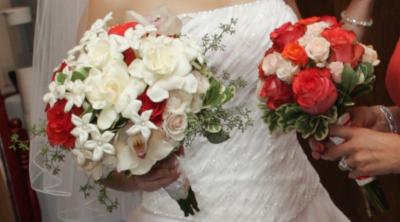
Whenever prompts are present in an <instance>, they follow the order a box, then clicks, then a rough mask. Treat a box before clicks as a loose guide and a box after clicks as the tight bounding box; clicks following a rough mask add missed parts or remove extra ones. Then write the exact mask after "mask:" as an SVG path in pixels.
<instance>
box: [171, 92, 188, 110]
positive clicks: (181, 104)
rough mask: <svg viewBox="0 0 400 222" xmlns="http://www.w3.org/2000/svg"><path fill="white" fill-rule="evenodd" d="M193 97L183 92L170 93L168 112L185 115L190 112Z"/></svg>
mask: <svg viewBox="0 0 400 222" xmlns="http://www.w3.org/2000/svg"><path fill="white" fill-rule="evenodd" d="M191 102H192V95H191V94H189V93H187V92H185V91H182V90H173V91H171V92H170V95H169V98H168V102H167V112H169V113H184V112H190V109H191Z"/></svg>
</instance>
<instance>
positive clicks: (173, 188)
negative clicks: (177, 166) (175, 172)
mask: <svg viewBox="0 0 400 222" xmlns="http://www.w3.org/2000/svg"><path fill="white" fill-rule="evenodd" d="M181 172H182V171H181ZM164 189H165V191H167V193H168V195H169V196H170V197H171V198H173V199H174V200H176V202H177V203H178V205H179V207H180V208H181V210H182V211H183V213H184V214H185V217H188V216H189V215H195V214H196V212H200V209H199V206H198V203H197V200H196V195H195V193H194V192H193V190H192V187H191V186H190V182H189V179H188V178H187V176H186V174H185V173H184V172H182V173H181V175H180V177H179V178H178V180H176V181H175V182H173V183H172V184H170V185H168V186H166V187H164Z"/></svg>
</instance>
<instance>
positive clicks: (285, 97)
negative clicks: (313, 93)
mask: <svg viewBox="0 0 400 222" xmlns="http://www.w3.org/2000/svg"><path fill="white" fill-rule="evenodd" d="M259 96H260V97H261V98H267V99H268V101H267V107H268V109H270V110H275V109H277V108H279V107H280V106H281V105H283V104H285V103H290V102H292V101H293V94H292V90H291V89H290V86H289V84H287V83H286V82H284V81H282V80H280V79H278V78H277V77H276V76H275V75H272V76H268V77H266V78H265V81H264V82H263V85H262V87H261V90H260V93H259Z"/></svg>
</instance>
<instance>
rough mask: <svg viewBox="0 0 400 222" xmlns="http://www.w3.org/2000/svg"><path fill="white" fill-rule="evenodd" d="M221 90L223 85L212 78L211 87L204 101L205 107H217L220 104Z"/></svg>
mask: <svg viewBox="0 0 400 222" xmlns="http://www.w3.org/2000/svg"><path fill="white" fill-rule="evenodd" d="M221 88H222V84H221V83H220V82H218V81H217V80H216V79H214V78H210V87H209V88H208V90H207V93H206V96H205V98H204V101H203V105H204V106H215V104H219V103H220V100H221V98H220V97H221V94H220V92H221Z"/></svg>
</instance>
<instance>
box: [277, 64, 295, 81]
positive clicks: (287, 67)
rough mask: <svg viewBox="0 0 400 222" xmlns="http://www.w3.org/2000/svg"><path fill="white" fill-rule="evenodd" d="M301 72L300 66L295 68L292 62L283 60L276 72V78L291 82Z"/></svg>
mask: <svg viewBox="0 0 400 222" xmlns="http://www.w3.org/2000/svg"><path fill="white" fill-rule="evenodd" d="M298 71H299V67H298V66H293V65H292V63H291V62H290V61H287V60H284V59H282V60H281V62H280V63H279V65H278V69H277V70H276V76H277V77H278V78H279V79H280V80H282V81H285V82H289V83H290V82H291V81H292V78H293V76H294V75H295V74H296V73H297V72H298Z"/></svg>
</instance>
